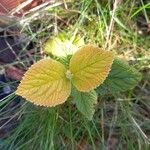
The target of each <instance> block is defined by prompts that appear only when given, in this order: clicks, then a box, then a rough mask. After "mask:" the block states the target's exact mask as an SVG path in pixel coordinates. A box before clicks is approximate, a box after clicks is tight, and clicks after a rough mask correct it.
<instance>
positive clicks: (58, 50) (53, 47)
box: [44, 34, 84, 57]
mask: <svg viewBox="0 0 150 150" xmlns="http://www.w3.org/2000/svg"><path fill="white" fill-rule="evenodd" d="M82 45H84V39H83V37H80V36H77V37H75V40H74V41H72V40H71V37H69V38H68V37H67V36H66V35H64V34H60V35H59V36H58V37H53V38H52V39H49V40H47V42H46V43H45V46H44V52H45V53H48V54H52V55H54V56H57V57H66V56H68V55H73V54H74V53H75V52H76V51H77V50H78V47H80V46H82Z"/></svg>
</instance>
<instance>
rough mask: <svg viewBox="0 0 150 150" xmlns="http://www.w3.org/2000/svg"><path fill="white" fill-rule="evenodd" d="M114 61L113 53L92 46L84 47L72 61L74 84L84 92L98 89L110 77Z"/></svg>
mask: <svg viewBox="0 0 150 150" xmlns="http://www.w3.org/2000/svg"><path fill="white" fill-rule="evenodd" d="M113 60H114V54H113V52H110V51H105V50H103V49H100V48H98V47H95V46H92V45H88V46H84V47H82V48H81V49H80V50H79V51H77V52H76V53H75V54H74V55H73V56H72V58H71V60H70V71H71V72H72V74H73V78H72V82H73V84H74V85H75V87H76V88H77V89H78V90H79V91H82V92H88V91H90V90H92V89H94V88H96V87H97V86H98V85H100V84H102V83H103V81H104V80H105V79H106V77H107V76H108V73H109V71H110V69H111V65H112V62H113Z"/></svg>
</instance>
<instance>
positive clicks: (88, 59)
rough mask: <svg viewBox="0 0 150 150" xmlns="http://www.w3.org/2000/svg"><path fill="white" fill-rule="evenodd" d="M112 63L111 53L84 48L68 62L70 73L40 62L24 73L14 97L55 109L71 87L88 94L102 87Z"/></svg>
mask: <svg viewBox="0 0 150 150" xmlns="http://www.w3.org/2000/svg"><path fill="white" fill-rule="evenodd" d="M113 59H114V54H113V52H109V51H104V50H102V49H100V48H98V47H96V46H92V45H85V46H83V47H81V48H80V49H79V50H78V51H77V52H76V53H75V54H74V55H73V56H72V58H71V60H70V64H69V69H68V70H67V69H66V68H65V66H64V65H63V64H61V63H60V62H57V61H55V60H49V59H43V60H41V61H39V62H37V63H36V64H34V65H32V66H31V68H30V69H29V70H28V71H27V72H26V73H25V76H24V77H23V79H22V81H21V83H20V85H19V87H18V89H17V91H16V93H17V94H18V95H21V96H22V97H24V98H26V99H27V100H29V101H31V102H33V103H35V104H37V105H42V106H55V105H58V104H61V103H63V102H65V101H66V100H67V98H68V97H69V95H70V91H71V82H72V84H73V85H74V86H75V87H76V88H77V89H78V90H79V91H81V92H89V91H90V90H93V89H95V88H96V87H97V86H98V85H100V84H102V83H103V81H104V80H105V79H106V77H107V76H108V73H109V71H110V69H111V64H112V62H113Z"/></svg>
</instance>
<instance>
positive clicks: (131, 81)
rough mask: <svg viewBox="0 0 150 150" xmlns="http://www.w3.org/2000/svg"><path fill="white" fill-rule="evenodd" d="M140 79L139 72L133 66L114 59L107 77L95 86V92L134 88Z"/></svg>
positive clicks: (105, 92) (115, 91)
mask: <svg viewBox="0 0 150 150" xmlns="http://www.w3.org/2000/svg"><path fill="white" fill-rule="evenodd" d="M140 80H141V74H140V73H139V72H138V71H137V70H136V69H135V68H133V67H132V66H129V64H128V63H126V62H124V61H122V60H119V59H115V60H114V62H113V64H112V68H111V71H110V73H109V75H108V77H107V79H106V80H105V81H104V83H103V84H101V85H100V86H99V87H98V88H97V92H98V93H99V94H107V93H113V94H115V93H118V92H124V91H127V90H129V89H132V88H134V87H135V86H136V85H137V83H138V82H139V81H140Z"/></svg>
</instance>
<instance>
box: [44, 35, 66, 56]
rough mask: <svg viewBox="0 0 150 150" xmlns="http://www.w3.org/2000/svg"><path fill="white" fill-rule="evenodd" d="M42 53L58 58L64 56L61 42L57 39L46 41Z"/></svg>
mask: <svg viewBox="0 0 150 150" xmlns="http://www.w3.org/2000/svg"><path fill="white" fill-rule="evenodd" d="M44 52H45V53H48V54H52V55H54V56H58V57H63V56H66V54H65V52H64V51H63V42H62V41H61V40H60V39H59V38H57V37H55V38H53V39H49V40H47V42H46V43H45V46H44Z"/></svg>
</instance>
